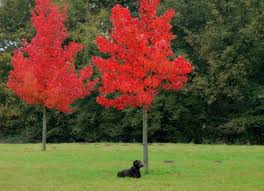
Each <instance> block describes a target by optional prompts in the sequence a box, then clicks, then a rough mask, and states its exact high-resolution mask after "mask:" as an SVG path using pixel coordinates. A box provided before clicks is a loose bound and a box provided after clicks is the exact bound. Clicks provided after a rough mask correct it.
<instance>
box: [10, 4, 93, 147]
mask: <svg viewBox="0 0 264 191" xmlns="http://www.w3.org/2000/svg"><path fill="white" fill-rule="evenodd" d="M31 15H32V16H31V23H32V25H33V26H34V28H35V30H36V36H35V37H34V38H33V39H32V40H31V42H30V43H27V42H25V41H24V42H23V46H22V48H20V49H17V50H16V51H15V52H14V55H13V56H12V65H13V70H12V71H11V72H10V75H9V79H8V82H7V86H8V87H9V88H10V89H12V90H13V92H14V93H15V94H16V95H18V96H19V97H20V98H22V99H23V100H24V101H26V102H27V103H28V104H34V105H42V106H43V107H44V115H43V119H44V120H43V121H44V122H43V123H45V120H46V108H49V109H56V110H59V111H62V112H70V111H72V109H71V108H70V107H69V106H70V104H72V103H73V101H74V100H76V99H77V98H81V97H84V96H86V95H89V94H90V91H91V89H92V88H93V87H94V85H95V83H96V80H94V81H91V75H92V68H91V67H89V66H87V67H84V68H83V69H82V70H80V71H79V72H78V73H77V72H76V71H75V65H74V58H75V56H76V54H77V53H78V52H80V51H81V50H82V49H83V46H82V45H81V44H78V43H74V42H70V43H69V44H68V45H64V46H63V44H64V41H65V39H67V38H68V37H69V33H68V32H67V29H66V27H65V25H64V23H65V21H66V19H67V9H66V6H64V7H63V8H60V7H59V6H57V5H54V4H53V3H52V0H36V6H35V8H34V10H32V12H31ZM45 125H46V124H43V127H44V126H45ZM44 128H46V127H44ZM44 128H43V131H45V129H44ZM45 134H46V133H45V132H43V150H45V148H46V146H45V145H44V144H45V141H46V137H45Z"/></svg>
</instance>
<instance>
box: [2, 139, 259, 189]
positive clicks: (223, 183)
mask: <svg viewBox="0 0 264 191" xmlns="http://www.w3.org/2000/svg"><path fill="white" fill-rule="evenodd" d="M40 149H41V145H40V144H18V145H15V144H14V145H10V144H0V190H1V191H177V190H180V191H181V190H182V191H196V190H199V191H200V190H201V191H205V190H210V191H215V190H219V191H228V190H230V191H236V190H237V191H251V190H258V191H263V190H264V147H263V146H229V145H193V144H151V145H150V146H149V159H150V173H149V174H148V175H144V174H143V173H142V174H143V175H142V178H141V179H130V178H125V179H121V178H117V177H116V173H117V171H118V170H120V169H124V168H128V167H130V166H131V163H132V161H133V160H134V159H141V158H142V145H140V144H122V143H120V144H112V143H99V144H96V143H95V144H49V145H48V150H47V151H46V152H42V151H40Z"/></svg>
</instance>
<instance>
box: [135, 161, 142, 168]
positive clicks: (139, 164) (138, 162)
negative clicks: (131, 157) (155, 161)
mask: <svg viewBox="0 0 264 191" xmlns="http://www.w3.org/2000/svg"><path fill="white" fill-rule="evenodd" d="M133 166H134V167H136V168H141V167H143V164H142V162H141V161H140V160H135V161H134V162H133Z"/></svg>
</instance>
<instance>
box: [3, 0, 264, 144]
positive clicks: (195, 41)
mask: <svg viewBox="0 0 264 191" xmlns="http://www.w3.org/2000/svg"><path fill="white" fill-rule="evenodd" d="M55 2H57V3H63V0H57V1H55ZM67 3H68V16H69V18H68V22H67V27H68V30H69V31H70V33H71V37H70V38H71V39H70V40H73V41H77V42H80V43H82V44H84V45H85V47H86V48H85V50H84V51H82V52H81V53H80V54H79V55H78V56H77V58H76V60H77V64H78V68H82V67H83V66H84V65H87V64H88V63H89V62H90V59H91V56H92V55H98V54H99V52H98V50H97V48H96V46H95V44H94V40H95V37H96V35H97V34H105V35H107V34H108V32H109V30H110V27H111V23H110V22H109V15H110V10H111V8H112V7H113V5H114V4H116V3H120V4H122V5H125V6H129V7H130V9H131V10H134V12H133V14H134V15H137V14H138V13H137V12H136V11H135V10H136V8H137V7H138V1H133V0H67ZM33 6H34V1H33V0H1V5H0V142H40V140H41V118H42V114H41V107H39V108H36V107H33V106H29V105H27V104H25V103H24V102H22V101H20V100H19V99H18V98H17V97H15V96H14V95H13V94H12V93H11V92H10V91H9V90H8V89H7V88H6V80H7V76H8V73H9V71H10V69H11V64H10V59H11V55H12V52H13V50H14V49H15V48H17V47H20V46H21V40H22V39H23V38H24V39H27V40H28V41H29V40H30V39H31V38H32V37H33V36H34V30H33V28H32V26H31V25H30V10H31V9H32V7H33ZM167 8H173V9H175V10H176V12H177V15H176V17H175V18H174V20H173V23H172V24H173V32H174V33H175V34H176V35H177V38H176V40H175V41H174V42H173V45H172V47H173V50H174V52H175V54H176V55H184V56H186V57H187V58H188V59H189V60H190V61H191V62H192V63H193V64H194V66H195V68H194V72H193V74H192V75H191V77H190V81H189V83H188V85H187V86H186V87H185V88H184V89H183V90H182V91H180V92H162V93H161V94H160V96H159V97H158V98H157V99H156V100H155V103H154V104H153V107H152V109H151V111H150V114H149V115H150V117H149V128H150V130H149V133H150V134H149V139H150V142H194V143H236V144H247V143H251V144H263V143H264V75H263V74H264V27H263V26H264V1H262V0H164V1H163V2H162V6H161V8H160V12H163V10H164V9H167ZM95 75H98V74H97V73H96V72H95ZM97 94H98V93H97V91H94V92H93V94H92V95H91V96H89V97H87V98H86V99H83V100H79V101H76V103H75V104H74V106H73V107H76V108H77V109H76V110H75V111H74V112H73V113H72V114H68V115H65V114H62V113H60V112H57V111H49V119H48V121H49V122H48V123H49V124H48V142H79V141H81V142H83V141H87V142H95V141H97V142H98V141H114V142H119V141H129V142H134V141H135V142H141V139H142V137H141V135H142V133H141V130H142V128H141V126H142V121H141V118H142V112H141V111H137V110H133V109H129V108H128V109H126V110H124V111H116V110H114V109H109V110H105V109H104V108H103V107H101V106H100V105H98V104H97V103H96V101H95V99H96V96H97Z"/></svg>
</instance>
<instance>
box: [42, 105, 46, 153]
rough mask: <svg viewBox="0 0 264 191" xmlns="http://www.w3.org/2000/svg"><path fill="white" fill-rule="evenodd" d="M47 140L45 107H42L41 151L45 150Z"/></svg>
mask: <svg viewBox="0 0 264 191" xmlns="http://www.w3.org/2000/svg"><path fill="white" fill-rule="evenodd" d="M46 142H47V109H46V107H43V127H42V151H46Z"/></svg>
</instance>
